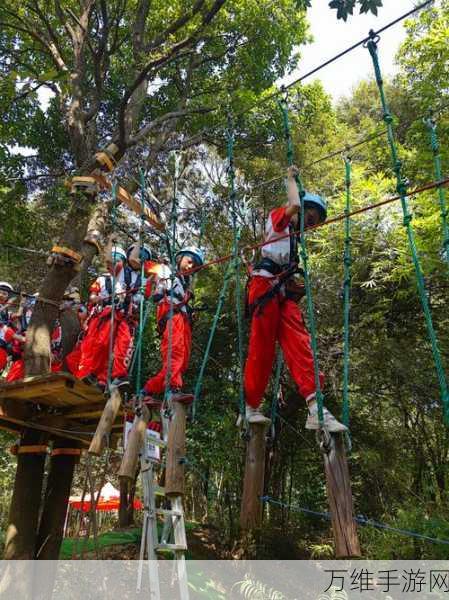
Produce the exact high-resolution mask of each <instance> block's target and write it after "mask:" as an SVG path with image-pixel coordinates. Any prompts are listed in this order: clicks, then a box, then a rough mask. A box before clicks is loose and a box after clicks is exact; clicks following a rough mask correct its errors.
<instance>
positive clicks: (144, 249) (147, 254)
mask: <svg viewBox="0 0 449 600" xmlns="http://www.w3.org/2000/svg"><path fill="white" fill-rule="evenodd" d="M136 246H138V244H137V243H136V244H131V246H130V247H129V248H128V249H127V250H126V258H128V259H129V257H130V255H131V252H132V251H133V250H134V249H135V247H136ZM139 253H140V256H139V258H140V260H142V259H143V260H144V261H146V260H151V259H152V254H151V250H150V248H149V247H148V246H147V245H146V244H143V245H142V246H141V247H140V252H139Z"/></svg>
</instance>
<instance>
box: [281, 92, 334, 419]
mask: <svg viewBox="0 0 449 600" xmlns="http://www.w3.org/2000/svg"><path fill="white" fill-rule="evenodd" d="M278 103H279V107H280V109H281V111H282V117H283V124H284V136H285V142H286V145H287V161H288V164H289V166H291V165H293V140H292V136H291V132H290V121H289V117H288V105H287V97H286V96H285V97H284V98H282V99H281V100H280V101H279V102H278ZM295 180H296V185H297V187H298V192H299V196H300V198H301V210H300V243H301V259H302V268H303V271H304V285H305V290H306V300H307V316H308V319H309V328H310V342H311V347H312V355H313V371H314V377H315V398H316V401H317V405H318V420H319V423H320V426H321V427H322V426H323V421H324V417H323V392H322V390H321V383H320V367H319V362H318V343H317V332H316V325H315V315H314V307H313V298H312V286H311V284H310V276H309V269H308V260H309V257H308V254H307V245H306V238H305V235H304V202H303V198H304V195H305V190H304V186H303V183H302V181H301V178H300V176H299V175H297V176H296V177H295Z"/></svg>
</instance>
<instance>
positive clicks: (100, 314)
mask: <svg viewBox="0 0 449 600" xmlns="http://www.w3.org/2000/svg"><path fill="white" fill-rule="evenodd" d="M126 274H127V275H128V276H129V282H126V277H127V275H126ZM139 287H140V283H139V273H138V272H137V271H133V270H132V269H130V267H124V268H122V269H121V270H120V271H119V272H118V274H117V275H116V277H115V297H116V298H119V304H118V306H117V307H116V309H115V311H114V332H113V362H112V374H111V375H112V378H113V379H125V378H127V377H128V368H129V365H130V362H131V357H132V351H133V328H132V325H131V317H130V315H131V311H132V305H133V304H135V303H137V302H138V301H139V298H138V296H139V294H138V292H137V293H136V292H134V291H133V290H137V289H138V288H139ZM89 292H90V294H95V295H96V296H98V297H99V302H100V304H99V305H98V307H96V309H95V310H94V312H93V314H92V315H91V316H90V317H89V322H88V324H87V330H86V335H85V337H84V338H83V340H82V342H81V345H80V348H79V351H80V355H79V368H78V371H77V373H76V376H77V377H79V378H80V379H83V378H84V377H87V376H89V375H94V376H95V377H96V378H97V379H98V381H99V383H101V384H106V381H107V376H108V362H109V354H110V339H111V327H112V319H111V315H112V307H111V305H110V302H111V300H112V275H110V274H109V273H107V274H105V275H102V276H101V277H98V278H97V279H96V280H95V281H94V283H93V284H92V285H91V287H90V290H89ZM69 356H70V355H69ZM68 362H69V363H70V359H69V361H68Z"/></svg>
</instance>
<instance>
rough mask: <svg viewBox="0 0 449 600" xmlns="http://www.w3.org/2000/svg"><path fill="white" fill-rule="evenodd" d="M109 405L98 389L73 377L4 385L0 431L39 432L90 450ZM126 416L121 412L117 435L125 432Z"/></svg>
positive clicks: (0, 395) (1, 386)
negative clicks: (106, 404)
mask: <svg viewBox="0 0 449 600" xmlns="http://www.w3.org/2000/svg"><path fill="white" fill-rule="evenodd" d="M105 403H106V398H105V396H104V395H103V393H102V392H101V391H100V390H99V389H98V388H97V387H95V386H91V385H88V384H86V383H84V382H83V381H80V380H79V379H76V378H75V377H73V376H72V375H70V374H69V373H50V374H48V375H39V376H35V377H27V378H25V379H23V380H21V381H15V382H12V383H0V429H5V430H8V431H21V430H22V429H23V428H24V427H27V428H31V429H38V430H40V431H47V432H49V433H54V434H55V435H58V436H59V437H63V438H68V439H76V440H78V441H81V442H82V443H83V445H85V446H88V445H89V443H90V441H91V440H92V433H93V432H94V431H95V428H96V425H97V421H98V419H99V418H100V416H101V415H102V412H103V409H104V406H105ZM122 414H123V413H122V411H121V410H120V411H119V413H118V416H117V419H116V421H115V422H114V424H113V427H112V431H113V432H114V430H115V432H116V433H119V432H121V429H122V424H123V421H122V418H121V416H122Z"/></svg>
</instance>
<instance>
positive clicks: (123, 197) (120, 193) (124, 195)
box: [91, 172, 165, 231]
mask: <svg viewBox="0 0 449 600" xmlns="http://www.w3.org/2000/svg"><path fill="white" fill-rule="evenodd" d="M91 176H92V177H93V178H94V179H95V180H96V182H97V183H98V185H99V186H100V187H101V188H103V189H104V190H108V191H110V190H111V189H112V183H111V182H110V181H109V179H108V178H107V177H106V176H105V175H103V174H99V173H97V172H95V173H92V174H91ZM117 199H118V200H119V201H120V202H122V203H123V204H125V205H126V206H127V207H128V208H129V209H131V210H132V211H134V212H135V213H137V214H138V215H140V213H141V211H142V205H141V202H140V200H136V199H135V198H134V197H133V196H131V194H130V193H129V192H128V191H127V190H125V188H123V187H121V186H117ZM144 214H145V219H146V220H147V221H148V222H149V223H150V225H152V226H153V227H154V228H155V229H158V230H159V231H164V229H165V225H164V224H163V223H161V222H160V221H159V219H158V218H157V216H156V215H155V214H154V212H153V211H152V210H150V209H149V208H148V207H147V206H145V207H144Z"/></svg>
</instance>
